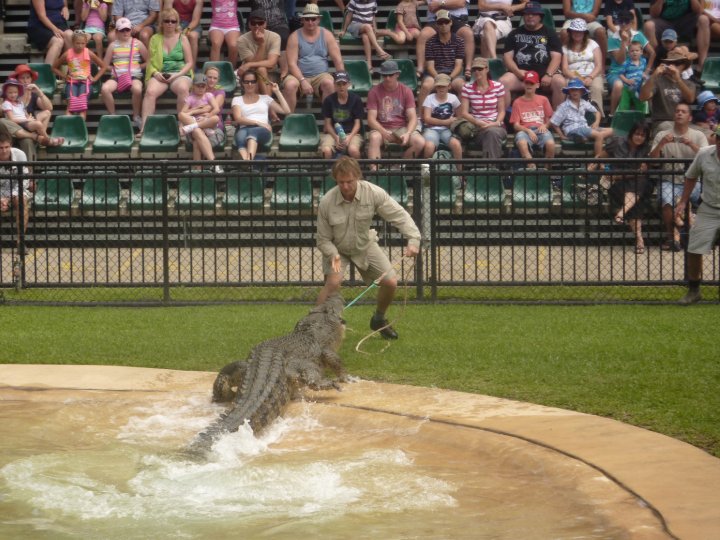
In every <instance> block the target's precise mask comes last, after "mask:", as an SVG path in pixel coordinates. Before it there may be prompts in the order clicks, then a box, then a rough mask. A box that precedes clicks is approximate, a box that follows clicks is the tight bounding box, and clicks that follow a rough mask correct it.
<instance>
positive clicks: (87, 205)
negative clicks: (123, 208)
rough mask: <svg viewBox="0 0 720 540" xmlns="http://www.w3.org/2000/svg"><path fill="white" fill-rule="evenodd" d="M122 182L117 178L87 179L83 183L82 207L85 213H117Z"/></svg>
mask: <svg viewBox="0 0 720 540" xmlns="http://www.w3.org/2000/svg"><path fill="white" fill-rule="evenodd" d="M119 206H120V182H119V181H118V179H117V178H109V177H98V178H87V179H86V180H85V181H84V182H83V187H82V197H81V198H80V207H81V209H82V211H83V212H88V211H90V212H117V211H118V208H119Z"/></svg>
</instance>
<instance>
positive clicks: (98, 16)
mask: <svg viewBox="0 0 720 540" xmlns="http://www.w3.org/2000/svg"><path fill="white" fill-rule="evenodd" d="M81 18H82V20H83V21H85V28H84V31H85V33H86V34H90V35H91V36H92V39H93V41H94V42H95V52H96V53H97V55H98V56H99V57H100V58H102V56H103V39H105V23H106V22H107V18H108V5H107V4H106V3H105V2H104V1H103V0H85V2H83V7H82V13H81Z"/></svg>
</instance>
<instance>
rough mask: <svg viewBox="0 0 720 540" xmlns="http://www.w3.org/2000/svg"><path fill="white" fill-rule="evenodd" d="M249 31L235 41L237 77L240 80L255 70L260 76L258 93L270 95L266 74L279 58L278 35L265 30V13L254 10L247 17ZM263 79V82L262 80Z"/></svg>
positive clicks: (271, 69) (275, 65) (273, 67)
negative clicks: (238, 60) (238, 64)
mask: <svg viewBox="0 0 720 540" xmlns="http://www.w3.org/2000/svg"><path fill="white" fill-rule="evenodd" d="M248 26H249V28H250V30H249V31H248V32H246V33H245V34H243V35H242V36H240V37H239V38H238V40H237V48H238V58H239V59H240V67H239V68H237V74H238V77H240V78H242V76H243V74H244V73H245V72H246V71H248V70H251V69H252V70H255V72H256V73H257V74H258V75H260V77H259V78H258V92H259V93H261V94H266V95H272V90H271V88H270V86H269V85H266V84H265V80H268V79H269V77H268V72H270V71H273V70H275V69H276V68H277V66H278V60H279V58H280V35H279V34H276V33H275V32H272V31H270V30H268V29H267V23H266V21H265V12H264V11H263V10H261V9H256V10H254V11H251V12H250V15H249V16H248ZM263 79H265V80H263Z"/></svg>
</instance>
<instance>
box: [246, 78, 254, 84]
mask: <svg viewBox="0 0 720 540" xmlns="http://www.w3.org/2000/svg"><path fill="white" fill-rule="evenodd" d="M243 84H257V79H247V80H245V81H243Z"/></svg>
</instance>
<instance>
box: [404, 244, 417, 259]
mask: <svg viewBox="0 0 720 540" xmlns="http://www.w3.org/2000/svg"><path fill="white" fill-rule="evenodd" d="M419 251H420V250H419V249H418V248H417V246H414V245H412V246H411V245H408V246H407V247H406V248H405V256H406V257H415V256H416V255H417V254H418V252H419Z"/></svg>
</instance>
